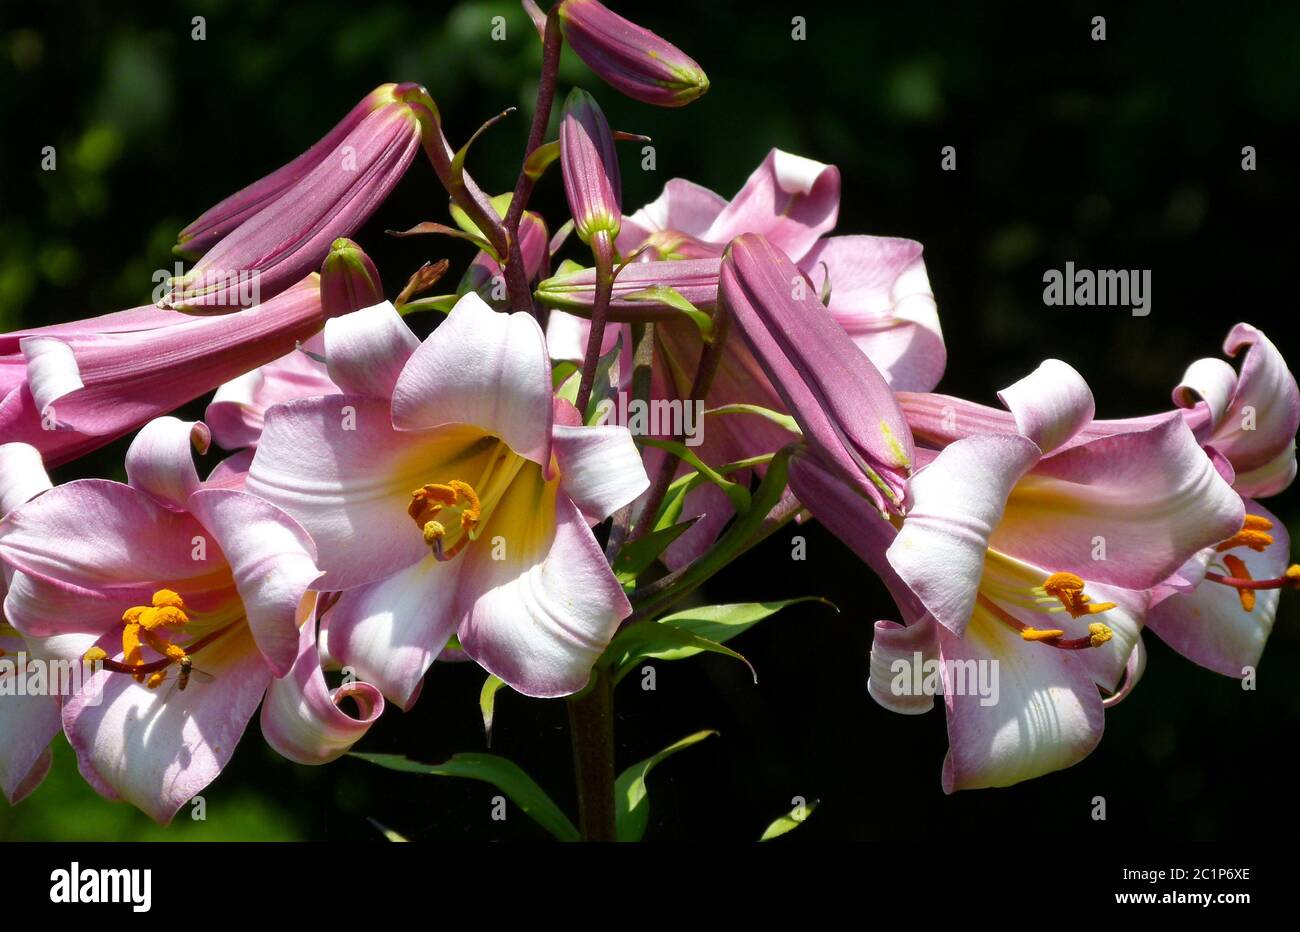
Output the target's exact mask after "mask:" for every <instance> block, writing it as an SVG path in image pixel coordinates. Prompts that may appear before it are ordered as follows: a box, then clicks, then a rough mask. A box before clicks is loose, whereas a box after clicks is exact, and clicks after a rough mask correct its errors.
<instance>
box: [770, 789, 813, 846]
mask: <svg viewBox="0 0 1300 932" xmlns="http://www.w3.org/2000/svg"><path fill="white" fill-rule="evenodd" d="M817 803H818V800H815V799H814V800H813V801H812V802H810V803H806V804H804V805H802V806H795V807H794V808H793V809H791V810H790V811H789V812H787V813H786V814H785V815H783V816H781V817H780V818H779V819H777V820H775V821H774V822H773V823H772V824H771V825H769V826H768V827H767V828H765V829H764V830H763V834H762V835H760V836H759V839H758V840H759V841H771V840H772V839H773V838H776V837H777V836H779V835H784V834H785V833H786V832H793V831H794V830H795V829H797V828H798V827H799V826H801V825H803V824H804V823H805V822H807V821H808V817H809V816H810V815H812V814H813V812H814V811H816V809H817Z"/></svg>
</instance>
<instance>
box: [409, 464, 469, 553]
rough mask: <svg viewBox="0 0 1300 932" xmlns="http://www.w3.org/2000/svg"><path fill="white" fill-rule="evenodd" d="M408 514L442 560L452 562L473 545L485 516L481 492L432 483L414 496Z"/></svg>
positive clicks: (459, 484) (456, 481) (465, 485)
mask: <svg viewBox="0 0 1300 932" xmlns="http://www.w3.org/2000/svg"><path fill="white" fill-rule="evenodd" d="M406 512H407V514H409V515H410V516H411V519H412V520H413V521H415V524H416V526H417V527H419V528H420V533H421V534H422V535H423V537H424V542H425V544H426V545H427V546H428V547H430V548H431V549H432V550H433V555H434V556H435V557H437V558H438V559H439V560H450V559H451V558H452V557H454V556H456V554H458V553H460V551H461V550H463V549H464V548H465V546H466V545H467V544H468V543H469V542H470V540H471V539H472V537H473V533H474V531H475V529H476V528H477V527H478V523H479V520H480V518H481V517H482V514H483V506H482V504H481V503H480V502H479V497H478V493H477V492H475V491H474V487H473V486H471V485H470V484H469V483H468V482H462V481H461V480H459V479H453V480H451V482H448V483H447V484H445V485H442V484H437V483H430V484H429V485H425V486H422V487H421V488H418V489H416V490H415V491H414V492H412V493H411V503H410V504H409V505H408V506H407V508H406Z"/></svg>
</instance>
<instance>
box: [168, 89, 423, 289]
mask: <svg viewBox="0 0 1300 932" xmlns="http://www.w3.org/2000/svg"><path fill="white" fill-rule="evenodd" d="M400 87H401V86H400V85H396V84H385V85H383V86H381V87H379V88H377V89H375V91H373V92H372V93H371V94H370V95H369V96H368V97H367V98H366V99H365V100H363V101H362V102H361V103H360V104H358V105H357V107H356V108H354V110H353V111H352V112H351V113H350V114H349V115H348V116H347V117H345V118H344V120H343V122H341V123H340V124H339V125H338V126H336V127H335V128H334V130H333V131H332V132H331V133H330V134H329V135H328V136H326V137H325V138H324V139H323V140H321V141H320V142H319V143H317V144H316V145H315V146H313V147H312V148H311V149H309V150H307V152H305V153H303V155H301V156H299V158H298V159H296V160H294V161H293V162H291V163H289V164H288V165H286V166H284V168H281V169H279V170H278V171H276V172H274V173H272V174H271V175H268V176H267V177H266V178H263V179H262V180H261V181H258V182H256V183H255V184H253V185H251V186H249V187H248V188H245V189H244V190H242V191H240V192H238V193H236V194H234V195H232V196H231V197H229V198H227V199H226V200H224V201H222V202H221V203H220V204H218V205H217V206H216V207H213V208H212V209H211V210H209V211H208V212H207V213H205V214H204V215H203V216H202V217H200V218H199V219H198V220H196V221H195V222H194V223H193V224H191V225H190V226H189V227H187V228H186V229H185V231H183V232H182V234H181V243H180V246H179V248H180V249H182V250H187V249H192V248H194V247H198V248H199V249H204V250H205V252H204V255H203V257H202V258H201V259H200V260H199V261H198V262H197V263H196V264H195V265H194V267H193V268H191V269H190V270H189V271H188V272H187V273H186V274H185V275H183V276H181V277H180V278H179V279H176V280H175V281H173V282H172V283H171V284H172V289H171V291H170V293H169V294H168V296H167V297H166V298H165V301H166V302H167V306H168V307H172V308H176V309H180V310H188V311H192V312H204V313H211V312H225V311H229V310H231V309H234V308H240V307H250V306H252V305H254V304H257V303H258V302H259V301H265V300H267V299H269V298H272V297H274V296H275V295H277V294H279V293H280V292H281V291H283V290H284V289H285V288H287V287H289V286H290V285H292V284H293V283H294V282H296V281H298V280H299V279H301V278H302V277H303V275H305V274H307V273H308V272H310V271H312V270H313V269H316V268H319V267H320V264H321V261H322V260H323V259H324V258H325V256H326V254H327V252H328V251H329V248H330V244H331V243H333V242H334V240H335V239H337V238H338V237H342V236H348V235H350V234H351V233H353V232H354V231H355V230H357V229H358V228H359V227H360V226H361V225H362V224H363V223H365V222H366V220H367V219H369V217H370V215H371V214H373V213H374V212H375V210H376V208H378V207H379V205H380V204H382V203H383V201H384V199H385V198H387V197H388V194H389V192H390V191H392V189H393V187H394V186H395V185H396V184H397V182H398V181H400V180H401V178H402V176H403V175H404V174H405V173H406V169H407V168H408V167H410V164H411V161H412V160H413V159H414V158H415V153H416V151H417V150H418V149H419V147H420V123H419V120H418V119H417V118H416V115H415V112H414V110H412V108H411V106H410V104H409V103H407V102H406V101H404V100H402V99H401V97H400V93H401V91H400ZM236 221H238V225H237V226H234V227H233V229H231V225H232V224H233V223H235V222H236ZM217 235H219V236H220V239H219V240H217V241H216V242H215V243H210V240H211V239H212V238H213V237H214V236H217Z"/></svg>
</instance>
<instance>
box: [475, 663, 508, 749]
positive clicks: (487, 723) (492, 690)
mask: <svg viewBox="0 0 1300 932" xmlns="http://www.w3.org/2000/svg"><path fill="white" fill-rule="evenodd" d="M504 685H506V684H505V681H504V680H503V679H501V677H499V676H493V675H492V674H488V678H487V679H486V680H484V681H483V689H482V690H481V691H480V692H479V694H478V707H479V710H480V711H482V713H483V735H484V737H486V738H487V746H488V747H492V716H493V715H494V713H495V710H496V704H497V691H498V690H499V689H501V687H502V686H504Z"/></svg>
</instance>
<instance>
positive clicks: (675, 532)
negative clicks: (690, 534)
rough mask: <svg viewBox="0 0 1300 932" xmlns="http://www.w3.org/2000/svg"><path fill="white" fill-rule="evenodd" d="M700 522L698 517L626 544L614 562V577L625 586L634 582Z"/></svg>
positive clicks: (652, 532)
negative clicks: (678, 539) (677, 540)
mask: <svg viewBox="0 0 1300 932" xmlns="http://www.w3.org/2000/svg"><path fill="white" fill-rule="evenodd" d="M698 520H700V519H699V517H698V516H697V517H694V518H690V519H689V520H686V521H681V522H678V523H677V524H673V525H670V526H668V527H666V528H660V529H659V530H655V531H651V532H650V533H649V534H647V535H645V537H642V538H639V539H638V540H634V541H632V543H630V544H625V545H624V546H623V549H622V550H620V551H619V553H618V558H617V559H616V560H614V575H615V576H616V577H618V581H619V582H620V583H622V584H624V585H627V584H628V583H631V582H634V581H635V580H636V578H637V577H638V576H640V575H641V574H642V573H644V572H645V571H646V569H647V568H648V567H649V566H650V564H651V563H653V562H654V561H655V560H657V559H658V558H659V555H660V554H662V553H663V552H664V551H665V550H667V549H668V548H669V547H671V546H672V543H673V541H675V540H676V539H677V538H679V537H681V536H682V535H683V534H684V533H686V532H687V531H689V530H690V529H691V527H693V526H694V524H695V522H696V521H698Z"/></svg>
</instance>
